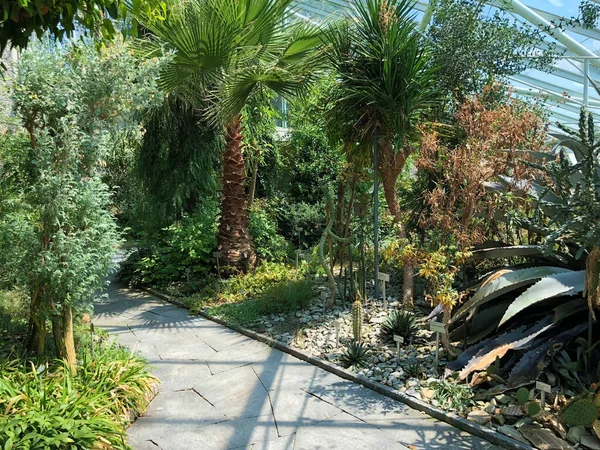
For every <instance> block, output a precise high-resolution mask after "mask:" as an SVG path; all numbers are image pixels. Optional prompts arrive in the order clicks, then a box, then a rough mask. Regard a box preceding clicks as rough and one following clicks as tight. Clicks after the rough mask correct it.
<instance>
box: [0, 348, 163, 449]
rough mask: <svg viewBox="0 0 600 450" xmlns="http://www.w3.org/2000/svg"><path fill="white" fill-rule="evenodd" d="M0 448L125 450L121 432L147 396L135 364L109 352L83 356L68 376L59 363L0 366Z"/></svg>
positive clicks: (147, 381)
mask: <svg viewBox="0 0 600 450" xmlns="http://www.w3.org/2000/svg"><path fill="white" fill-rule="evenodd" d="M0 373H2V378H0V448H3V449H30V448H31V449H33V448H40V449H41V448H48V449H50V448H56V449H62V448H65V449H66V448H69V449H77V450H79V449H82V450H83V449H89V448H106V449H115V450H121V449H123V450H125V449H130V447H129V446H128V445H127V443H126V440H125V429H126V427H127V425H128V424H129V422H130V421H131V419H132V417H135V416H138V415H140V414H141V413H142V412H143V411H144V410H145V409H146V407H147V406H148V403H149V401H150V399H151V397H152V395H153V385H154V384H155V383H156V381H157V380H156V378H154V377H153V376H152V375H150V374H149V373H147V372H146V364H145V362H144V360H142V359H141V358H138V357H135V356H132V355H131V353H129V352H128V351H126V350H125V349H123V348H121V347H117V346H109V347H106V348H104V349H98V350H97V351H96V357H95V358H94V359H92V358H91V357H89V355H86V354H84V355H83V359H82V361H81V365H80V366H79V367H78V371H77V373H76V374H73V373H72V371H71V369H70V368H69V366H68V365H66V364H65V363H64V362H62V361H56V362H53V363H52V364H50V365H46V364H36V363H34V362H33V361H31V360H28V361H27V360H19V359H17V360H11V361H8V360H4V361H3V362H1V363H0Z"/></svg>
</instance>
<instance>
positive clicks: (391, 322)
mask: <svg viewBox="0 0 600 450" xmlns="http://www.w3.org/2000/svg"><path fill="white" fill-rule="evenodd" d="M418 330H419V327H418V326H417V324H416V318H415V315H414V314H413V313H411V312H408V311H404V310H402V309H399V310H397V311H393V312H392V313H390V314H389V315H388V316H387V317H386V318H385V322H383V323H382V324H381V332H382V334H383V335H384V336H385V337H387V338H389V339H393V337H394V335H397V336H402V337H403V338H404V340H405V341H408V340H410V339H412V338H413V337H414V335H415V333H416V332H417V331H418Z"/></svg>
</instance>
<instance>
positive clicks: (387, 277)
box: [379, 272, 390, 283]
mask: <svg viewBox="0 0 600 450" xmlns="http://www.w3.org/2000/svg"><path fill="white" fill-rule="evenodd" d="M379 279H380V280H381V281H385V282H386V283H389V282H390V274H389V273H383V272H379Z"/></svg>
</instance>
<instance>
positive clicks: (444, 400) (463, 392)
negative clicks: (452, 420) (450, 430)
mask: <svg viewBox="0 0 600 450" xmlns="http://www.w3.org/2000/svg"><path fill="white" fill-rule="evenodd" d="M429 387H430V388H431V389H433V393H434V394H433V398H434V400H437V402H438V404H439V405H440V406H441V407H442V408H444V409H449V410H455V411H458V412H464V411H466V410H467V409H468V408H469V407H470V406H471V405H472V404H473V400H472V398H473V390H472V389H471V387H470V386H467V385H464V384H458V383H453V382H450V381H448V380H436V381H432V382H431V383H429Z"/></svg>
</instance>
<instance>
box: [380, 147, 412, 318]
mask: <svg viewBox="0 0 600 450" xmlns="http://www.w3.org/2000/svg"><path fill="white" fill-rule="evenodd" d="M379 151H380V155H379V171H380V172H381V181H382V184H383V192H384V194H385V200H386V202H387V204H388V209H389V210H390V214H391V215H392V218H393V220H394V224H396V225H399V226H400V230H399V233H398V237H400V238H405V237H406V230H405V229H404V226H403V224H402V214H401V210H400V204H399V202H398V193H397V192H396V181H397V180H398V176H400V172H402V169H403V168H404V163H405V162H406V156H407V154H406V152H401V151H398V152H396V153H394V148H393V145H392V143H391V142H390V141H387V140H382V141H381V142H380V150H379ZM414 272H415V269H414V266H413V263H412V262H411V261H407V262H405V263H404V273H403V287H402V304H403V305H404V306H405V307H409V308H411V307H412V306H413V294H414V290H415V289H414V287H415V278H414Z"/></svg>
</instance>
